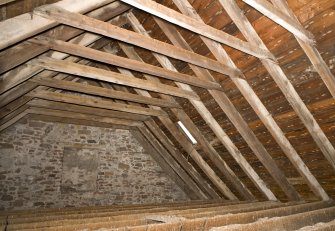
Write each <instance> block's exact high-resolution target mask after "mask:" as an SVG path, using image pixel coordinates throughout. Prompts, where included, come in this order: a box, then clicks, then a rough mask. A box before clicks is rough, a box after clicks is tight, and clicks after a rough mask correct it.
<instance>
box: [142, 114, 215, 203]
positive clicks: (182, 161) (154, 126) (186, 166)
mask: <svg viewBox="0 0 335 231" xmlns="http://www.w3.org/2000/svg"><path fill="white" fill-rule="evenodd" d="M145 124H146V125H147V127H148V128H149V130H150V131H151V132H152V133H153V134H154V135H155V136H156V137H157V138H158V140H159V141H160V142H161V143H162V144H163V146H164V147H165V148H166V149H167V150H168V151H169V152H170V154H171V155H172V156H173V158H175V159H176V160H177V161H178V163H179V164H180V165H181V166H183V168H184V169H185V171H186V172H187V173H188V174H189V175H190V176H191V177H192V178H193V180H194V181H195V182H196V183H197V184H198V187H200V188H201V190H202V191H203V192H205V193H206V194H207V195H209V197H210V198H213V199H219V198H220V196H219V195H218V194H217V193H216V192H215V191H214V190H213V189H212V187H211V186H210V185H209V184H208V183H207V182H206V180H205V179H204V178H203V177H202V176H201V175H200V174H199V173H198V172H197V171H196V170H195V169H194V168H193V166H192V165H191V164H190V163H189V162H188V160H187V159H186V158H184V157H183V155H182V154H181V153H179V152H178V151H177V149H176V148H175V147H174V145H173V144H172V142H171V141H170V139H169V138H168V137H167V136H166V135H165V134H164V132H163V131H162V130H161V129H160V128H159V127H158V125H157V124H156V123H155V122H154V121H153V120H149V121H146V122H145Z"/></svg>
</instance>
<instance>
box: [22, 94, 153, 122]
mask: <svg viewBox="0 0 335 231" xmlns="http://www.w3.org/2000/svg"><path fill="white" fill-rule="evenodd" d="M26 105H28V106H32V107H39V108H48V109H54V110H63V111H72V112H78V113H83V114H92V115H97V116H103V117H110V118H119V119H127V120H136V121H145V120H148V119H150V116H146V115H139V114H133V113H129V112H122V111H114V110H108V109H102V108H92V107H87V106H82V105H76V104H70V103H61V102H56V101H49V100H44V99H33V100H31V101H29V102H28V103H27V104H26Z"/></svg>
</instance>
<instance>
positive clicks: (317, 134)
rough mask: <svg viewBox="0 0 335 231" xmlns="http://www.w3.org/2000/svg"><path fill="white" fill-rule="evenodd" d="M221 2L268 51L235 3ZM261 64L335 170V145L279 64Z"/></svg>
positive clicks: (237, 21)
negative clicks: (334, 145)
mask: <svg viewBox="0 0 335 231" xmlns="http://www.w3.org/2000/svg"><path fill="white" fill-rule="evenodd" d="M220 2H221V4H222V6H223V7H224V8H225V10H226V11H227V13H228V15H229V16H230V17H231V18H232V19H233V21H234V22H235V24H236V26H237V27H238V28H239V30H240V31H241V32H242V33H243V34H244V36H245V37H246V38H247V39H248V40H249V42H250V43H253V44H260V45H261V46H262V47H263V48H264V49H267V48H266V46H265V44H264V43H263V41H262V40H261V38H260V37H259V36H258V34H257V33H256V31H255V29H254V28H253V27H252V25H251V24H250V22H249V21H248V19H247V18H246V17H245V15H244V14H243V13H242V12H241V10H240V8H239V7H238V6H237V4H236V3H235V1H233V0H228V2H229V4H227V1H222V0H220ZM261 62H262V64H263V65H264V67H265V68H266V69H267V71H268V73H269V74H270V75H271V76H272V77H273V80H274V81H275V82H276V83H277V85H278V87H279V88H280V89H281V91H282V92H283V94H284V95H285V97H286V99H287V101H288V102H289V103H290V104H291V106H292V108H293V109H294V110H295V112H296V113H297V115H298V116H299V118H300V119H301V121H302V122H303V123H304V125H305V127H306V128H307V130H308V131H309V133H310V134H311V136H312V137H313V139H314V141H315V143H316V144H317V145H318V147H319V148H320V150H321V151H322V153H323V154H324V156H325V157H326V159H327V160H328V161H329V163H330V164H331V166H332V167H333V168H334V169H335V149H334V147H333V145H332V144H331V143H330V141H329V139H328V138H327V136H326V135H325V134H324V132H323V131H322V129H321V128H320V126H319V124H318V123H317V121H316V120H315V119H314V117H313V115H312V114H311V113H310V111H309V110H308V109H307V107H306V105H305V104H304V102H303V101H302V99H301V98H300V96H299V95H298V93H297V92H296V90H295V89H294V86H293V85H292V83H291V82H290V81H289V79H288V78H287V76H286V75H285V73H284V72H283V70H282V69H281V67H280V66H279V65H277V64H273V63H271V62H269V61H268V60H266V59H262V60H261Z"/></svg>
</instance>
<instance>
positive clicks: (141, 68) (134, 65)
mask: <svg viewBox="0 0 335 231" xmlns="http://www.w3.org/2000/svg"><path fill="white" fill-rule="evenodd" d="M34 42H35V43H38V44H42V45H44V46H49V47H50V48H51V49H53V50H57V51H60V52H64V53H67V54H70V55H75V56H81V57H83V58H87V59H92V60H95V61H99V62H103V63H107V64H111V65H114V66H119V67H123V68H126V69H130V70H134V71H138V72H143V73H146V74H150V75H155V76H158V77H161V78H166V79H169V80H173V81H178V82H182V83H187V84H189V85H193V86H197V87H202V88H206V89H217V90H221V89H222V88H221V85H220V84H218V83H215V82H213V81H206V80H199V79H198V80H197V79H196V78H195V77H193V76H190V75H186V74H182V73H176V72H173V71H169V70H166V69H164V68H161V67H157V66H153V65H150V64H146V63H143V62H138V61H136V60H131V59H127V58H123V57H120V56H117V55H113V54H109V53H106V52H103V51H98V50H95V49H92V48H88V47H84V46H79V45H75V44H72V43H68V42H63V41H60V40H54V39H51V38H46V37H44V38H40V39H38V40H34Z"/></svg>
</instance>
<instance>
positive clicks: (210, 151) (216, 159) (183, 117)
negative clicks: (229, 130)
mask: <svg viewBox="0 0 335 231" xmlns="http://www.w3.org/2000/svg"><path fill="white" fill-rule="evenodd" d="M119 46H120V47H121V49H122V51H123V52H124V53H125V54H126V55H127V56H128V57H129V58H131V59H134V60H138V61H141V62H143V60H142V59H141V57H140V56H139V55H138V54H137V53H136V51H135V49H133V48H131V47H129V46H127V45H125V44H120V43H119ZM119 71H120V72H121V73H124V74H128V75H131V73H129V71H127V70H122V69H119ZM144 77H145V78H146V79H148V80H151V81H157V82H159V79H157V78H155V77H153V76H149V75H144ZM138 94H141V95H146V96H148V97H149V96H150V94H149V93H148V92H144V91H140V92H138ZM161 97H162V98H163V99H167V100H169V101H171V102H175V100H174V98H173V97H170V96H168V95H161ZM171 111H172V113H174V114H175V116H176V117H177V118H179V119H180V121H182V123H183V124H185V126H187V128H188V129H189V130H190V132H191V133H192V134H193V135H194V136H195V137H196V139H197V141H199V143H200V146H201V147H202V149H203V150H204V151H205V152H206V154H207V155H208V157H209V158H210V159H211V161H212V162H213V163H214V164H215V165H216V166H217V168H218V169H219V171H220V172H222V173H223V174H224V176H225V177H226V178H227V179H228V180H229V181H230V182H231V183H232V184H233V185H234V187H235V188H236V190H237V191H238V192H239V193H240V194H241V196H242V197H243V198H244V199H247V200H254V199H255V198H254V196H253V195H252V194H251V192H250V191H249V190H248V189H247V188H246V186H245V185H244V184H243V183H242V182H241V181H240V180H239V179H238V177H237V176H236V175H235V173H234V172H233V171H232V170H231V169H230V167H229V166H228V165H227V164H226V162H225V161H224V160H223V159H222V158H221V157H220V155H219V154H218V153H217V152H216V151H215V149H214V148H213V147H212V146H211V145H210V144H209V143H208V142H207V140H206V138H205V137H204V136H203V135H202V134H201V132H200V131H199V130H198V129H197V127H196V125H195V124H194V123H193V121H192V120H191V119H190V118H189V117H188V115H187V114H186V113H185V112H184V110H182V109H176V110H174V109H172V110H171Z"/></svg>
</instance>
